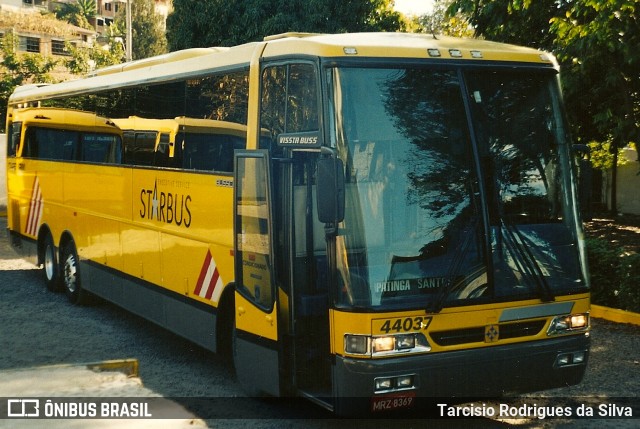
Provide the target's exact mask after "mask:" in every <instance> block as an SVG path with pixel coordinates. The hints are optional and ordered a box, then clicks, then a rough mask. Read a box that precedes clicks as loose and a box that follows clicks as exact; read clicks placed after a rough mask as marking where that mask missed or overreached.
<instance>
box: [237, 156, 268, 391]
mask: <svg viewBox="0 0 640 429" xmlns="http://www.w3.org/2000/svg"><path fill="white" fill-rule="evenodd" d="M235 163H236V165H235V169H234V171H235V177H234V179H235V195H234V219H235V225H234V232H235V278H236V291H235V329H234V346H233V347H234V350H233V359H234V364H235V368H236V373H237V377H238V381H239V382H240V384H241V385H242V387H243V389H244V390H245V391H246V392H247V393H249V394H251V395H263V394H265V393H266V394H269V395H279V394H280V370H279V367H280V364H279V354H278V350H279V347H278V325H277V303H276V288H275V285H274V276H273V265H274V264H273V257H272V256H273V244H272V243H273V241H272V231H271V228H272V227H271V225H272V223H271V221H272V207H271V185H270V183H271V174H270V168H269V154H268V152H267V151H263V150H259V151H237V152H236V157H235Z"/></svg>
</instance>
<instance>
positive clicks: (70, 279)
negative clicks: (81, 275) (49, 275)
mask: <svg viewBox="0 0 640 429" xmlns="http://www.w3.org/2000/svg"><path fill="white" fill-rule="evenodd" d="M77 282H78V278H77V269H76V258H75V257H74V256H73V255H69V256H67V259H66V261H64V284H65V286H66V287H67V290H68V291H69V292H71V293H75V291H76V289H77V288H78V284H77Z"/></svg>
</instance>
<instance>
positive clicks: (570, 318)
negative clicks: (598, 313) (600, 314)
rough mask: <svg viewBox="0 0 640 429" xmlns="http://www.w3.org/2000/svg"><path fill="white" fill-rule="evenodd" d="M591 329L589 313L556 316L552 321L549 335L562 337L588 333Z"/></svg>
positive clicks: (548, 331)
mask: <svg viewBox="0 0 640 429" xmlns="http://www.w3.org/2000/svg"><path fill="white" fill-rule="evenodd" d="M588 328H589V313H580V314H568V315H565V316H556V317H554V318H553V320H552V321H551V324H550V325H549V329H547V335H560V334H566V333H569V332H576V331H577V332H580V331H586V330H587V329H588Z"/></svg>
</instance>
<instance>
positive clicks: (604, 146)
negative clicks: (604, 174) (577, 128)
mask: <svg viewBox="0 0 640 429" xmlns="http://www.w3.org/2000/svg"><path fill="white" fill-rule="evenodd" d="M588 146H589V159H590V161H591V165H592V166H593V168H597V169H598V170H602V171H608V170H610V169H611V168H613V162H614V159H615V157H614V156H613V151H614V150H617V151H618V163H617V165H618V166H621V165H625V164H627V163H628V162H629V161H628V160H627V158H625V157H624V156H623V155H622V151H623V150H622V149H621V148H616V146H615V145H614V144H613V143H612V142H611V140H609V141H605V142H603V143H601V142H595V141H594V142H590V143H589V144H588Z"/></svg>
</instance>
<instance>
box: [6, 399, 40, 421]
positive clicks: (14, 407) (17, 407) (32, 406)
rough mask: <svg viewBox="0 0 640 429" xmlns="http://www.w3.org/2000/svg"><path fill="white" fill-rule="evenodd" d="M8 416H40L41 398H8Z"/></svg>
mask: <svg viewBox="0 0 640 429" xmlns="http://www.w3.org/2000/svg"><path fill="white" fill-rule="evenodd" d="M7 417H40V400H39V399H7Z"/></svg>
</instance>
